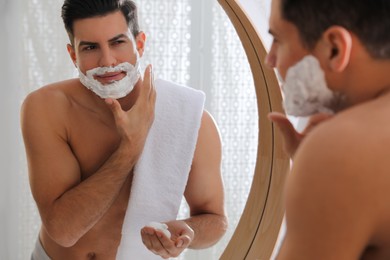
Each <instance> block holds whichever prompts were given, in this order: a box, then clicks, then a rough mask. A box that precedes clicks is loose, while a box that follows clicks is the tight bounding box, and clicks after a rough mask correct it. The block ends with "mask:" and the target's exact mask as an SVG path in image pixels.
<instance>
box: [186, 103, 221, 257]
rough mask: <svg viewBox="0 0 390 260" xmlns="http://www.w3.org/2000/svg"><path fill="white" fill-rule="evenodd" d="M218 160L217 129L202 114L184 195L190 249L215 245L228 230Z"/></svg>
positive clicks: (218, 137)
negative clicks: (191, 238) (192, 232)
mask: <svg viewBox="0 0 390 260" xmlns="http://www.w3.org/2000/svg"><path fill="white" fill-rule="evenodd" d="M221 158H222V147H221V138H220V135H219V132H218V129H217V127H216V124H215V122H214V120H213V118H212V117H211V116H210V114H209V113H207V112H206V111H205V112H204V114H203V117H202V124H201V128H200V131H199V137H198V142H197V146H196V150H195V155H194V159H193V163H192V167H191V172H190V176H189V180H188V184H187V187H186V190H185V194H184V195H185V198H186V200H187V203H188V205H189V207H190V215H191V217H190V218H189V219H186V220H184V221H185V222H186V223H187V224H188V225H189V226H190V227H191V228H192V229H193V230H194V238H193V240H192V241H191V244H190V245H189V248H193V249H200V248H206V247H209V246H211V245H213V244H215V243H216V242H217V241H218V240H219V239H220V238H221V237H222V235H223V234H224V233H225V231H226V229H227V219H226V215H225V208H224V187H223V180H222V176H221Z"/></svg>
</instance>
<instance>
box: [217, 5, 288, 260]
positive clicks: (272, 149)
mask: <svg viewBox="0 0 390 260" xmlns="http://www.w3.org/2000/svg"><path fill="white" fill-rule="evenodd" d="M219 2H220V4H221V5H222V7H223V8H224V10H225V11H226V13H227V15H228V16H229V18H230V20H231V21H232V23H233V25H234V27H235V29H236V31H237V34H238V35H239V37H240V39H241V42H242V44H243V47H244V49H245V52H246V55H247V57H248V61H249V64H250V66H251V70H252V75H253V80H254V84H255V89H256V96H257V105H258V112H259V116H258V121H259V138H258V140H259V142H258V153H257V162H256V169H255V174H254V177H253V182H252V187H251V191H250V194H249V197H248V201H247V203H246V206H245V210H244V212H243V214H242V216H241V219H240V222H239V224H238V226H237V228H236V231H235V233H234V235H233V237H232V239H231V240H230V242H229V244H228V246H227V248H226V249H225V251H224V253H223V254H222V256H221V259H270V257H271V254H272V251H273V249H274V245H275V242H276V240H277V237H278V234H279V229H280V225H281V222H282V219H283V214H284V209H283V205H282V190H283V185H284V179H285V175H286V173H287V169H288V167H289V159H288V157H287V156H286V154H285V153H284V152H283V150H282V142H281V141H282V139H281V136H280V135H279V133H278V132H277V131H276V129H275V128H274V126H273V125H272V123H271V122H270V121H269V120H267V114H268V113H269V112H271V111H283V109H282V107H281V104H282V103H281V98H282V97H281V93H280V88H279V84H278V81H277V78H276V76H275V73H274V71H273V70H271V69H268V68H267V67H266V66H265V65H264V60H265V56H266V50H265V47H264V44H263V42H262V40H261V38H260V33H259V31H258V27H257V26H256V20H255V19H256V10H257V9H258V8H256V4H260V1H256V0H249V1H247V0H241V1H240V0H219ZM257 15H258V13H257ZM258 22H260V19H259V21H258Z"/></svg>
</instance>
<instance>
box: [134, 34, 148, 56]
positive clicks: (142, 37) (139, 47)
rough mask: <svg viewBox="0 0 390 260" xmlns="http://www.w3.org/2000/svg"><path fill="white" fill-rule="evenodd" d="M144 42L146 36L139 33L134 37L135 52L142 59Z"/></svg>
mask: <svg viewBox="0 0 390 260" xmlns="http://www.w3.org/2000/svg"><path fill="white" fill-rule="evenodd" d="M145 42H146V35H145V33H144V32H142V31H141V32H139V33H138V34H137V36H136V37H135V45H136V47H137V51H138V53H139V56H140V57H142V55H144V51H145Z"/></svg>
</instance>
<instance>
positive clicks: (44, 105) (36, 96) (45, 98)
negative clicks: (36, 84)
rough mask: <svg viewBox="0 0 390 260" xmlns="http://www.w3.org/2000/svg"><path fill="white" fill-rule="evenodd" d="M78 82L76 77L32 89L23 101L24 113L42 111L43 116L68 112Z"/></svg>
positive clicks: (26, 114)
mask: <svg viewBox="0 0 390 260" xmlns="http://www.w3.org/2000/svg"><path fill="white" fill-rule="evenodd" d="M77 84H78V83H77V80H76V79H71V80H66V81H61V82H56V83H52V84H49V85H45V86H42V87H41V88H38V89H36V90H34V91H32V92H31V93H29V94H28V95H27V96H26V98H25V99H24V101H23V104H22V108H21V111H22V115H23V116H29V115H31V114H35V113H40V114H41V115H42V116H43V115H47V114H50V113H57V114H60V113H66V108H67V107H69V105H70V103H71V102H70V100H71V98H72V96H73V95H74V93H75V91H76V89H77ZM34 112H35V113H34Z"/></svg>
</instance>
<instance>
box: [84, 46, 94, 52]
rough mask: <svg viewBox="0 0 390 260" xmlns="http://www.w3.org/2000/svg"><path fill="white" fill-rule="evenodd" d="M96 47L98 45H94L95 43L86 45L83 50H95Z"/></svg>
mask: <svg viewBox="0 0 390 260" xmlns="http://www.w3.org/2000/svg"><path fill="white" fill-rule="evenodd" d="M94 49H96V46H94V45H88V46H85V47H84V48H83V51H92V50H94Z"/></svg>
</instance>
